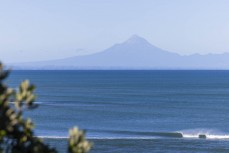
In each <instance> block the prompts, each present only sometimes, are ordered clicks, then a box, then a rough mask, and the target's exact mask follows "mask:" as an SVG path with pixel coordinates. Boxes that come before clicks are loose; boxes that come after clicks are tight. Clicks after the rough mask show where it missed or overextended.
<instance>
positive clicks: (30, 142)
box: [0, 63, 91, 153]
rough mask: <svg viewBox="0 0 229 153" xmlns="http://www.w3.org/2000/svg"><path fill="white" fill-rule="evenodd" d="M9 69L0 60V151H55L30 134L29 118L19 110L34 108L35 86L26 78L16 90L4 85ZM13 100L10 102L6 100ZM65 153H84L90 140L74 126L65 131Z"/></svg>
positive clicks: (21, 152)
mask: <svg viewBox="0 0 229 153" xmlns="http://www.w3.org/2000/svg"><path fill="white" fill-rule="evenodd" d="M8 75H9V71H7V70H4V68H3V65H2V64H1V63H0V153H56V152H57V151H56V149H55V148H51V147H50V146H48V145H47V144H45V143H43V141H42V140H41V139H40V138H38V137H36V136H35V135H34V133H33V128H34V124H33V122H32V121H31V119H29V118H27V119H25V118H23V111H25V110H26V109H35V108H36V107H37V105H36V104H34V103H33V102H34V100H35V95H34V90H35V86H34V85H33V84H30V82H29V81H28V80H25V81H23V82H22V83H21V84H20V86H19V88H18V90H14V89H12V88H9V87H7V86H6V85H5V84H4V80H5V79H6V78H7V76H8ZM11 101H13V104H10V102H11ZM69 134H70V138H69V140H68V142H69V147H68V153H87V152H89V150H90V148H91V143H90V142H88V141H87V140H86V139H85V136H84V135H85V134H84V132H83V131H80V130H79V129H78V128H73V129H71V130H70V132H69Z"/></svg>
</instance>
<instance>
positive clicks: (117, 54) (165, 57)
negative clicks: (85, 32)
mask: <svg viewBox="0 0 229 153" xmlns="http://www.w3.org/2000/svg"><path fill="white" fill-rule="evenodd" d="M16 68H22V69H23V68H25V69H26V68H27V69H229V55H228V54H217V55H214V54H211V55H198V54H195V55H191V56H181V55H179V54H176V53H172V52H168V51H165V50H163V49H160V48H158V47H156V46H153V45H152V44H150V43H149V42H148V41H147V40H145V39H144V38H142V37H139V36H137V35H133V36H132V37H130V38H129V39H128V40H126V41H125V42H123V43H120V44H115V45H113V46H112V47H110V48H108V49H106V50H104V51H102V52H99V53H95V54H92V55H85V56H75V57H71V58H66V59H61V60H53V61H45V62H33V63H23V64H19V66H17V67H16Z"/></svg>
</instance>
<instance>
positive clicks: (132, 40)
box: [124, 35, 149, 44]
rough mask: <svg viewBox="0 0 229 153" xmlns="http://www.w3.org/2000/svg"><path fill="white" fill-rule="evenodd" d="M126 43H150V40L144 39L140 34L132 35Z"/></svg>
mask: <svg viewBox="0 0 229 153" xmlns="http://www.w3.org/2000/svg"><path fill="white" fill-rule="evenodd" d="M124 43H127V44H145V43H146V44H149V42H148V41H147V40H146V39H144V38H143V37H140V36H138V35H133V36H131V37H130V38H129V39H128V40H127V41H125V42H124Z"/></svg>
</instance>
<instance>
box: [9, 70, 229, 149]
mask: <svg viewBox="0 0 229 153" xmlns="http://www.w3.org/2000/svg"><path fill="white" fill-rule="evenodd" d="M24 79H29V80H30V81H31V82H32V83H34V84H36V86H37V92H36V93H37V95H38V98H37V103H38V104H39V108H38V109H37V110H35V111H28V112H27V113H26V114H25V115H29V116H30V117H31V118H32V120H33V121H34V122H35V123H36V131H35V132H36V135H38V136H41V137H44V138H46V141H47V142H48V143H50V144H51V145H54V146H57V147H58V149H59V150H61V151H62V152H63V150H65V149H66V140H65V137H67V135H68V129H69V128H70V127H73V126H75V125H77V126H79V127H80V128H82V129H86V131H87V137H88V138H90V139H92V141H93V142H94V144H95V145H94V148H93V151H92V152H94V153H97V152H124V153H126V152H229V71H124V70H123V71H13V72H12V74H11V76H10V78H9V79H8V80H7V83H9V84H10V85H11V86H12V87H16V86H17V85H18V84H19V83H20V81H22V80H24ZM199 135H205V136H206V137H207V139H199V138H198V137H199Z"/></svg>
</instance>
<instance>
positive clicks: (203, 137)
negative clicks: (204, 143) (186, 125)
mask: <svg viewBox="0 0 229 153" xmlns="http://www.w3.org/2000/svg"><path fill="white" fill-rule="evenodd" d="M199 138H200V139H206V138H207V137H206V135H204V134H200V135H199Z"/></svg>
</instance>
